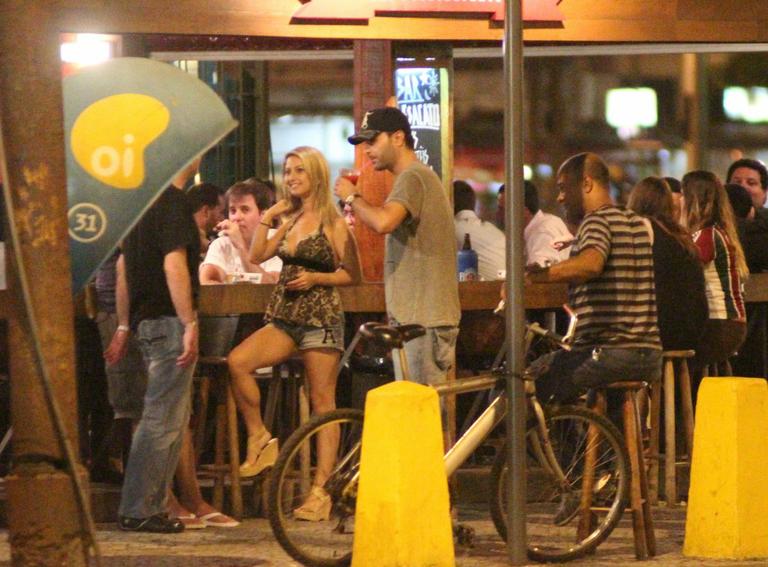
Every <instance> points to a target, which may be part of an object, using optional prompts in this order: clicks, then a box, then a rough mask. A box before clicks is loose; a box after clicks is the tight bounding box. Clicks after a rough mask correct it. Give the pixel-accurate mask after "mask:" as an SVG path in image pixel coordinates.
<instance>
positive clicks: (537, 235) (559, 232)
mask: <svg viewBox="0 0 768 567" xmlns="http://www.w3.org/2000/svg"><path fill="white" fill-rule="evenodd" d="M523 222H524V223H525V228H524V229H523V238H524V240H525V262H526V264H539V265H540V266H549V265H551V264H557V263H558V262H562V261H563V260H567V259H568V257H569V256H570V255H571V241H572V240H573V235H572V234H571V232H570V231H569V230H568V228H567V227H566V226H565V223H564V222H563V219H561V218H560V217H558V216H557V215H552V214H549V213H545V212H544V211H542V210H541V209H539V191H538V189H536V186H535V185H534V184H533V183H531V182H530V181H526V182H525V208H524V209H523Z"/></svg>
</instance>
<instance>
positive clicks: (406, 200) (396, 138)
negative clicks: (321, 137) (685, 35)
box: [335, 107, 461, 384]
mask: <svg viewBox="0 0 768 567" xmlns="http://www.w3.org/2000/svg"><path fill="white" fill-rule="evenodd" d="M349 142H350V143H351V144H353V145H357V144H364V147H363V151H364V152H365V155H366V156H367V157H368V159H370V160H371V162H372V164H373V167H374V169H376V170H379V171H382V170H386V171H389V172H391V173H392V174H394V176H395V181H394V185H393V188H392V192H391V193H390V195H389V197H388V198H387V200H386V202H385V203H384V204H383V205H382V206H380V207H377V206H374V205H371V204H370V203H368V202H367V201H366V200H365V199H363V197H362V196H360V194H359V193H357V192H356V189H355V184H354V183H352V181H351V180H350V179H348V178H345V177H340V178H339V179H338V180H337V181H336V185H335V193H336V195H337V196H338V197H339V198H340V199H341V200H342V201H344V203H345V204H347V205H349V206H350V207H351V208H352V210H353V211H354V214H355V217H356V218H357V220H358V221H359V222H362V223H364V224H366V225H367V226H369V227H370V228H372V229H373V230H374V231H376V232H377V233H379V234H385V235H386V239H385V247H386V248H385V254H384V289H385V295H386V302H387V315H388V316H389V319H390V322H391V323H392V324H395V325H404V324H412V323H418V324H420V325H423V326H424V327H426V328H427V333H426V335H425V336H423V337H419V338H417V339H414V340H411V341H409V342H408V343H406V345H405V347H404V348H405V353H406V357H407V359H408V366H409V368H410V371H411V374H412V377H413V379H414V381H417V382H420V383H423V384H432V383H435V382H441V381H444V380H445V378H446V373H447V372H448V370H449V369H450V367H451V365H452V364H453V359H454V353H455V347H456V336H457V335H458V332H459V330H458V324H459V319H460V317H461V308H460V306H459V293H458V283H457V274H456V243H455V242H454V236H453V211H452V210H451V207H450V205H449V203H448V199H447V197H446V195H445V192H444V191H443V186H442V183H441V181H440V178H439V177H438V176H437V174H435V172H434V171H432V170H431V169H430V168H429V167H427V166H426V165H424V164H422V163H421V162H420V161H419V160H418V158H417V157H416V153H415V152H414V139H413V134H412V133H411V126H410V124H409V123H408V118H407V117H406V116H405V114H403V113H402V112H401V111H400V110H398V109H397V108H390V107H387V108H377V109H375V110H371V111H369V112H367V113H366V114H365V117H364V118H363V121H362V124H361V126H360V130H359V131H358V132H357V133H356V134H354V135H353V136H350V137H349ZM396 366H397V365H396ZM395 373H396V375H397V378H398V379H402V375H401V373H400V369H399V368H396V369H395Z"/></svg>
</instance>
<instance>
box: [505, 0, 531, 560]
mask: <svg viewBox="0 0 768 567" xmlns="http://www.w3.org/2000/svg"><path fill="white" fill-rule="evenodd" d="M504 85H505V88H504V94H505V97H504V115H505V117H506V120H505V121H504V155H505V160H504V163H505V184H506V197H507V198H506V210H505V215H506V219H507V220H506V222H505V223H504V226H505V231H506V236H507V281H506V283H505V285H506V292H507V313H506V315H507V327H506V331H507V338H506V341H507V344H506V350H507V353H508V356H507V369H508V372H509V377H508V379H507V397H508V404H507V405H508V407H509V411H508V412H507V463H508V466H509V469H508V471H509V472H508V475H507V479H508V481H507V510H506V511H507V554H508V556H509V562H510V564H511V565H523V564H525V563H526V561H527V559H526V536H525V500H526V497H525V496H526V495H525V484H526V482H525V421H526V419H525V417H526V411H525V392H524V389H523V382H522V380H521V379H520V377H521V376H522V374H523V371H524V370H525V353H524V352H523V344H524V334H525V315H524V312H523V310H524V307H523V306H524V301H523V272H524V266H523V20H522V0H506V18H505V24H504Z"/></svg>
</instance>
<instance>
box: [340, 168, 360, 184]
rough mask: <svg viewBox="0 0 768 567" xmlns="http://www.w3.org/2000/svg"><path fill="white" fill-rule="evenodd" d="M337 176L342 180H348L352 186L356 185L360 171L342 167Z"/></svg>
mask: <svg viewBox="0 0 768 567" xmlns="http://www.w3.org/2000/svg"><path fill="white" fill-rule="evenodd" d="M339 175H340V176H341V177H343V178H344V179H349V180H350V181H351V182H352V185H357V180H358V178H359V177H360V170H359V169H352V168H349V167H342V168H341V169H340V170H339Z"/></svg>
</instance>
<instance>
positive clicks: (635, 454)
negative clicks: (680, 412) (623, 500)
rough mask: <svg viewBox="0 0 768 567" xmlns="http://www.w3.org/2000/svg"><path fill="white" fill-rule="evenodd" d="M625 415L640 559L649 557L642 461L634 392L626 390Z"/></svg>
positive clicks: (638, 555) (634, 530) (635, 529)
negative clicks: (644, 510)
mask: <svg viewBox="0 0 768 567" xmlns="http://www.w3.org/2000/svg"><path fill="white" fill-rule="evenodd" d="M622 410H623V415H624V439H625V441H626V443H627V451H628V452H629V461H630V465H631V468H632V479H631V482H630V505H631V507H632V531H633V533H634V537H635V557H636V558H637V559H640V560H645V559H647V558H648V548H647V544H646V535H645V518H644V517H643V516H644V514H643V496H642V487H641V476H640V474H641V471H640V469H641V467H642V465H641V461H640V451H641V450H642V449H641V448H640V447H639V445H638V425H639V424H638V420H637V418H636V414H635V405H634V398H633V394H632V392H624V402H623V404H622Z"/></svg>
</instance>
